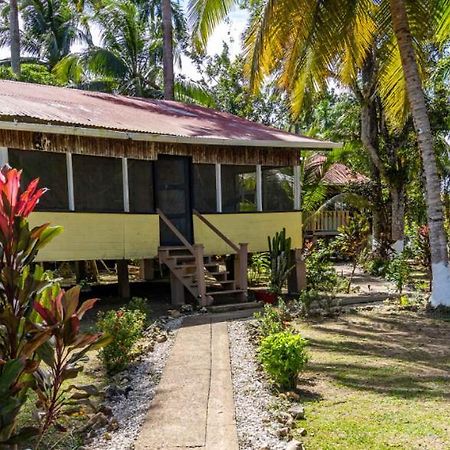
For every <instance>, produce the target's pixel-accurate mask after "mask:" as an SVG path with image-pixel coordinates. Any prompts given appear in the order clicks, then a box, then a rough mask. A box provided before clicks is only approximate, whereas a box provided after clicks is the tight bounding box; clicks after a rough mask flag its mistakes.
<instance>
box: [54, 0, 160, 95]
mask: <svg viewBox="0 0 450 450" xmlns="http://www.w3.org/2000/svg"><path fill="white" fill-rule="evenodd" d="M92 19H93V21H94V22H95V23H97V24H98V25H99V26H101V32H100V39H101V46H94V45H91V46H89V47H87V48H86V49H85V50H84V51H82V52H81V53H78V54H70V55H68V56H66V57H65V58H63V59H62V60H61V62H59V63H58V64H57V65H56V67H55V73H56V74H57V76H58V77H59V78H60V79H61V80H62V81H64V82H67V83H74V84H75V85H78V86H79V87H84V88H94V89H99V88H100V90H114V91H117V92H119V93H122V94H127V95H136V96H151V97H155V96H159V92H160V87H159V78H160V61H161V38H160V35H158V33H157V29H156V27H155V25H154V24H152V25H150V24H149V22H148V20H147V18H146V17H145V15H143V14H142V13H141V11H140V10H139V8H138V7H137V6H136V4H134V3H132V2H130V1H127V0H125V1H121V2H117V1H108V2H104V3H103V5H102V7H101V8H99V9H98V10H97V11H96V12H95V14H94V16H93V18H92Z"/></svg>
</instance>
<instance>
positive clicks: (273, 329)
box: [254, 305, 286, 338]
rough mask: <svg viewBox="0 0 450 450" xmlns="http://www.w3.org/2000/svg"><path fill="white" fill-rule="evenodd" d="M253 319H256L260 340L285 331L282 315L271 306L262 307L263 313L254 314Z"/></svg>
mask: <svg viewBox="0 0 450 450" xmlns="http://www.w3.org/2000/svg"><path fill="white" fill-rule="evenodd" d="M254 318H255V319H256V323H257V329H258V334H259V336H260V337H261V338H265V337H267V336H269V335H271V334H274V333H280V332H282V331H284V330H285V329H286V325H285V323H284V321H283V317H282V315H281V314H280V312H279V310H278V309H277V308H274V307H273V306H270V305H264V309H263V311H262V312H257V313H255V314H254Z"/></svg>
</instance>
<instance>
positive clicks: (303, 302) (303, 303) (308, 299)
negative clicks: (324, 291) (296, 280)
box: [297, 289, 320, 315]
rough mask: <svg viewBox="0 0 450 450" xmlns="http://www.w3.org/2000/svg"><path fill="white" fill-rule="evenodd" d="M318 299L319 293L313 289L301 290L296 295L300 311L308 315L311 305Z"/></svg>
mask: <svg viewBox="0 0 450 450" xmlns="http://www.w3.org/2000/svg"><path fill="white" fill-rule="evenodd" d="M319 300H320V294H319V292H318V291H316V290H314V289H308V290H304V291H301V292H300V294H299V296H298V302H297V303H298V304H299V305H300V313H301V314H303V315H308V314H309V313H310V311H311V305H312V304H313V303H314V302H318V301H319Z"/></svg>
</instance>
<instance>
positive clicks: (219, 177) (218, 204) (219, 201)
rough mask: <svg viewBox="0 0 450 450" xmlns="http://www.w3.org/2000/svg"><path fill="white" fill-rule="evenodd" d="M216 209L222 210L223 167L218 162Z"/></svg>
mask: <svg viewBox="0 0 450 450" xmlns="http://www.w3.org/2000/svg"><path fill="white" fill-rule="evenodd" d="M216 210H217V212H219V213H221V212H222V167H221V165H220V164H218V163H216Z"/></svg>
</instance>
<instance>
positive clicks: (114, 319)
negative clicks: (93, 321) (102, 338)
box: [97, 308, 146, 373]
mask: <svg viewBox="0 0 450 450" xmlns="http://www.w3.org/2000/svg"><path fill="white" fill-rule="evenodd" d="M145 320H146V316H145V313H143V312H142V311H139V310H138V309H126V308H120V309H119V310H117V311H116V310H111V311H108V312H107V313H101V314H99V319H98V321H97V327H98V329H99V330H101V331H103V332H105V333H107V334H108V335H110V336H112V337H113V340H112V342H111V343H110V344H109V345H107V346H106V347H105V348H103V349H102V350H101V351H100V357H101V359H102V361H103V364H104V365H105V367H106V370H107V371H108V372H109V373H115V372H119V371H120V370H123V369H125V368H126V367H127V366H128V365H129V364H130V363H131V361H132V360H133V357H134V355H133V347H134V345H135V344H136V342H137V341H138V340H139V338H141V337H142V333H143V330H144V327H145Z"/></svg>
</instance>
